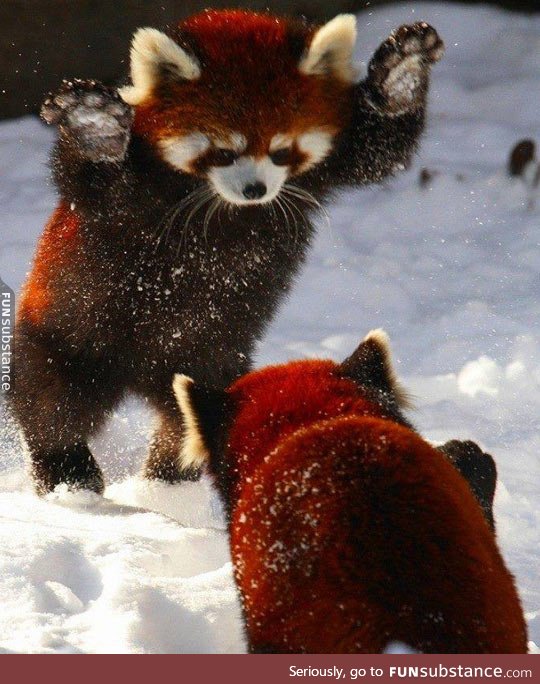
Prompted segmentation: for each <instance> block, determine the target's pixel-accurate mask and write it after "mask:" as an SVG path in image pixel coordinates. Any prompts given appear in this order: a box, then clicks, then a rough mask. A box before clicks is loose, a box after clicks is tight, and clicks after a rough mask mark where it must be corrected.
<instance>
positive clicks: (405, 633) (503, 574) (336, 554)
mask: <svg viewBox="0 0 540 684" xmlns="http://www.w3.org/2000/svg"><path fill="white" fill-rule="evenodd" d="M231 548H232V552H233V558H234V562H235V570H236V577H237V582H238V585H239V587H240V590H241V594H242V595H243V599H244V605H245V612H246V619H247V622H248V631H249V634H250V639H251V642H252V644H253V646H254V648H255V649H256V650H270V651H281V652H282V651H285V652H310V653H316V652H327V653H358V652H365V653H373V652H379V651H381V650H382V649H383V648H384V647H385V646H386V644H387V643H388V642H390V641H393V640H399V641H403V642H405V643H407V644H409V645H410V646H411V647H413V648H415V649H417V650H420V651H424V652H485V653H498V652H507V653H513V652H516V653H517V652H526V649H527V645H526V631H525V625H524V620H523V615H522V611H521V607H520V603H519V599H518V597H517V594H516V591H515V588H514V584H513V580H512V576H511V575H510V574H509V573H508V571H507V570H506V568H505V565H504V562H503V560H502V558H501V556H500V554H499V552H498V550H497V547H496V544H495V540H494V537H493V535H492V533H491V531H490V530H489V528H488V526H487V524H486V522H485V520H484V517H483V515H482V513H481V511H480V509H479V507H478V505H477V504H476V502H475V501H474V499H473V497H472V495H471V493H470V491H469V489H468V487H467V485H466V483H465V481H464V480H463V479H462V478H461V476H460V475H459V474H458V473H457V472H456V471H455V470H454V468H453V467H452V466H451V465H450V464H449V463H447V462H446V461H445V460H444V459H443V458H442V457H441V455H440V454H439V453H438V452H436V451H435V450H434V449H433V448H432V447H430V446H429V445H428V444H427V443H426V442H424V441H423V440H422V439H421V438H420V437H418V436H417V435H416V434H415V433H413V432H412V431H411V430H409V429H407V428H405V427H402V426H399V425H396V424H394V423H392V422H390V421H388V420H383V419H380V418H361V417H360V418H359V417H355V416H352V417H341V418H336V419H332V420H327V421H323V422H320V423H316V424H315V425H313V426H312V427H309V428H306V429H304V430H300V431H298V432H296V433H295V434H294V435H292V436H291V437H289V438H287V439H286V440H284V441H282V442H281V443H280V445H279V446H278V447H277V449H276V450H275V452H274V453H273V454H272V457H271V459H266V460H265V461H264V462H263V463H262V464H261V465H260V466H259V468H258V469H257V471H256V472H255V473H254V474H253V477H252V478H250V479H249V481H247V480H246V481H245V482H244V483H243V487H242V489H241V491H240V495H239V500H238V505H237V506H236V507H235V510H234V514H233V519H232V525H231Z"/></svg>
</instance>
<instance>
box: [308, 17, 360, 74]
mask: <svg viewBox="0 0 540 684" xmlns="http://www.w3.org/2000/svg"><path fill="white" fill-rule="evenodd" d="M355 41H356V17H355V16H354V14H338V16H337V17H334V19H332V20H331V21H329V22H328V23H327V24H325V25H324V26H322V27H321V28H320V29H319V30H318V31H317V32H316V33H315V35H314V36H313V38H312V40H311V44H310V46H309V48H308V51H307V53H306V54H305V55H304V56H303V57H302V60H301V61H300V64H299V66H298V68H299V69H300V71H301V72H302V73H304V74H307V75H309V76H312V75H318V74H332V75H334V76H336V77H338V78H340V79H341V80H343V81H345V82H347V83H352V82H353V81H354V80H355V77H356V73H355V70H354V68H353V66H352V63H351V61H352V54H353V50H354V43H355Z"/></svg>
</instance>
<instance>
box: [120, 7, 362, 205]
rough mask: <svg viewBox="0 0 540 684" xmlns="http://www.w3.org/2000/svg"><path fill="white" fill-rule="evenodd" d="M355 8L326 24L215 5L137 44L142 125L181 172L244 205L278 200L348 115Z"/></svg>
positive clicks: (138, 37)
mask: <svg viewBox="0 0 540 684" xmlns="http://www.w3.org/2000/svg"><path fill="white" fill-rule="evenodd" d="M355 36H356V29H355V18H354V16H353V15H340V16H338V17H336V18H335V19H333V20H332V21H330V22H329V23H327V24H326V25H324V26H322V27H320V28H316V27H313V26H308V25H306V24H304V23H302V22H299V21H296V20H292V19H281V18H278V17H274V16H271V15H269V14H256V13H253V12H248V11H243V10H227V11H218V10H207V11H205V12H202V13H201V14H198V15H196V16H194V17H191V18H190V19H187V20H186V21H184V22H181V23H180V24H179V25H178V26H177V27H176V28H174V29H172V30H170V31H169V32H168V33H167V34H165V33H162V32H161V31H157V30H156V29H152V28H143V29H139V30H138V31H137V32H136V33H135V35H134V37H133V42H132V48H131V80H132V83H133V85H131V86H126V87H125V88H123V89H122V90H121V95H122V97H123V98H124V100H125V101H126V102H128V103H129V104H131V105H134V106H135V108H136V113H135V124H134V126H135V131H136V132H137V133H138V134H139V135H142V136H143V137H145V138H146V139H147V140H149V141H150V143H151V144H152V145H153V146H154V148H155V149H156V150H157V151H158V154H159V155H160V156H161V157H162V158H163V159H164V160H165V162H166V163H168V164H169V165H170V166H172V167H173V168H174V169H176V170H178V171H179V172H181V173H188V174H194V175H197V176H200V177H202V178H205V179H206V180H208V182H209V183H210V185H211V188H212V190H213V191H215V192H216V193H217V194H218V195H219V196H221V197H222V198H223V199H224V200H225V201H227V202H230V203H232V204H236V205H244V204H255V203H264V202H269V201H271V200H273V199H274V198H275V197H276V196H277V195H278V193H279V192H280V190H281V189H282V188H283V185H284V184H285V183H286V181H287V180H288V179H289V178H292V177H294V176H296V175H298V174H301V173H304V172H305V171H307V170H308V169H310V168H312V167H314V166H315V165H317V164H319V163H321V162H322V161H323V160H324V159H325V157H326V156H327V155H328V154H329V153H330V152H331V150H332V145H333V141H334V138H335V136H336V135H337V133H338V132H339V131H340V130H341V129H342V128H343V127H344V126H345V125H346V122H347V120H348V117H349V116H350V107H351V86H352V82H353V79H354V72H353V69H352V66H351V57H352V51H353V47H354V41H355Z"/></svg>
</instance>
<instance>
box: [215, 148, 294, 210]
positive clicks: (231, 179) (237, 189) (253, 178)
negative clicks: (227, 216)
mask: <svg viewBox="0 0 540 684" xmlns="http://www.w3.org/2000/svg"><path fill="white" fill-rule="evenodd" d="M287 176H288V169H287V167H285V166H276V165H275V164H272V162H271V161H270V159H269V157H263V158H262V159H256V158H255V157H249V156H244V157H240V158H239V159H237V160H236V161H235V162H234V164H231V165H230V166H214V167H213V168H212V169H210V171H209V173H208V179H209V181H210V183H211V184H212V186H213V187H214V189H215V190H216V192H217V193H219V194H220V195H221V197H223V199H225V200H226V201H227V202H230V203H231V204H237V205H247V204H264V203H265V202H271V201H272V200H273V199H275V198H276V197H277V196H278V194H279V191H280V190H281V188H282V186H283V183H285V181H286V180H287ZM263 186H264V192H263ZM254 187H256V188H257V189H258V192H257V193H256V194H257V195H258V196H256V197H252V198H250V197H249V194H251V193H250V188H254Z"/></svg>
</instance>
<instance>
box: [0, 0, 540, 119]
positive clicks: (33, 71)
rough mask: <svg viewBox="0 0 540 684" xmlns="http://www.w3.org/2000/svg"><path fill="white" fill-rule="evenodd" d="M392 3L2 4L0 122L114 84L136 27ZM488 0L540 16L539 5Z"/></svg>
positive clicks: (110, 0) (32, 0)
mask: <svg viewBox="0 0 540 684" xmlns="http://www.w3.org/2000/svg"><path fill="white" fill-rule="evenodd" d="M390 1H391V0H369V1H368V0H356V1H355V0H260V1H257V0H232V1H231V0H0V118H6V117H15V116H22V115H23V114H27V113H30V112H35V111H37V110H38V108H39V105H40V103H41V101H42V100H43V97H44V95H45V94H46V93H47V92H48V91H49V90H51V89H55V88H56V87H57V86H58V84H59V82H60V80H61V79H62V78H63V77H66V76H73V77H75V76H76V77H80V78H98V79H100V80H102V81H105V82H108V83H113V82H115V81H116V80H117V79H118V78H119V77H121V76H122V75H123V74H124V73H125V72H126V71H127V64H126V61H127V57H128V45H129V40H130V37H131V34H132V33H133V30H134V29H135V28H137V27H139V26H148V25H150V26H157V27H159V26H163V25H164V24H167V23H172V22H174V21H177V20H178V19H181V18H182V17H185V16H188V15H189V14H192V13H194V12H196V11H199V10H201V9H203V8H204V7H207V6H212V7H227V6H244V7H249V8H251V9H263V8H267V7H268V8H270V9H271V10H272V11H274V12H276V13H282V14H293V15H304V16H306V17H307V18H308V19H312V20H315V21H324V20H326V19H328V18H330V17H332V16H334V15H335V14H338V13H339V12H348V11H349V12H350V11H359V10H361V9H363V8H366V7H367V8H369V7H374V6H375V5H379V4H383V3H388V2H390ZM483 1H484V4H495V5H501V6H503V7H506V8H508V9H512V10H518V11H528V12H533V11H536V12H538V11H540V0H491V2H490V1H489V0H483ZM421 2H422V0H419V4H420V3H421ZM475 2H476V0H469V3H470V4H474V3H475Z"/></svg>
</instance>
